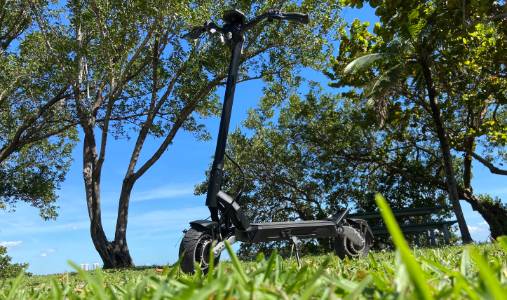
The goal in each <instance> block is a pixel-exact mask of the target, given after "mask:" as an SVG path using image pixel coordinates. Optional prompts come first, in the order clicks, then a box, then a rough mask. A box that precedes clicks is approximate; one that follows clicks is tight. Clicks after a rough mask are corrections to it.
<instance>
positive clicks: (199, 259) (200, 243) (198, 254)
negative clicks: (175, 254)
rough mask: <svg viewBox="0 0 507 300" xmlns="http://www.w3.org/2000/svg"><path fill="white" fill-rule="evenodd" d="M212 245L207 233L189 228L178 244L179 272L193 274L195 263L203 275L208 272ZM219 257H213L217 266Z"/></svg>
mask: <svg viewBox="0 0 507 300" xmlns="http://www.w3.org/2000/svg"><path fill="white" fill-rule="evenodd" d="M212 245H213V239H212V237H211V235H209V234H208V233H207V232H204V231H199V230H195V229H193V228H190V229H189V230H187V232H186V233H185V236H183V240H182V241H181V244H180V251H179V254H180V257H182V259H181V265H180V267H181V270H182V271H183V272H185V273H188V274H193V273H194V272H195V263H197V264H198V265H200V266H201V270H202V271H203V272H204V273H207V272H208V264H209V253H210V249H211V247H212ZM219 260H220V255H218V257H215V264H218V262H219Z"/></svg>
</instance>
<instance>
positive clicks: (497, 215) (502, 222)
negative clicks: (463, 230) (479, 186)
mask: <svg viewBox="0 0 507 300" xmlns="http://www.w3.org/2000/svg"><path fill="white" fill-rule="evenodd" d="M460 196H461V198H462V199H464V200H466V201H467V202H468V203H470V205H471V206H472V209H473V210H475V211H477V212H478V213H479V214H480V215H481V216H482V217H483V218H484V220H485V221H486V222H487V223H488V225H489V230H490V232H491V237H492V238H493V239H496V238H497V237H499V236H502V235H507V208H506V207H505V205H502V203H500V202H496V201H493V202H492V201H485V200H481V199H479V198H477V197H475V196H474V195H472V194H470V193H469V192H467V191H462V192H461V195H460Z"/></svg>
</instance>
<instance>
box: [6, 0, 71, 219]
mask: <svg viewBox="0 0 507 300" xmlns="http://www.w3.org/2000/svg"><path fill="white" fill-rule="evenodd" d="M33 3H34V4H37V5H41V7H45V5H46V3H45V2H44V1H34V2H33ZM0 14H1V16H2V17H1V19H0V46H1V47H0V208H2V209H13V208H14V206H15V203H16V202H17V201H24V202H27V203H28V204H30V205H32V206H34V207H37V208H39V209H40V214H41V216H42V217H44V218H52V217H55V216H56V210H55V209H56V207H55V200H56V198H57V196H56V193H55V191H56V189H57V188H58V186H59V183H60V182H62V180H63V179H64V175H65V173H66V171H67V169H68V166H69V163H70V154H71V149H72V146H73V144H74V142H73V141H74V140H75V131H74V130H73V129H72V124H73V122H72V120H71V116H70V113H69V109H68V105H67V102H66V101H65V99H66V92H67V86H68V80H67V78H66V77H65V74H64V73H63V72H62V69H61V67H60V66H59V65H58V63H57V59H56V58H55V57H54V56H53V55H52V53H50V52H49V51H47V48H46V47H45V41H44V37H43V35H42V33H41V32H40V31H37V30H35V28H34V23H33V19H32V14H31V13H30V5H29V1H2V3H1V6H0Z"/></svg>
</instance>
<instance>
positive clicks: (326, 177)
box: [197, 87, 447, 257]
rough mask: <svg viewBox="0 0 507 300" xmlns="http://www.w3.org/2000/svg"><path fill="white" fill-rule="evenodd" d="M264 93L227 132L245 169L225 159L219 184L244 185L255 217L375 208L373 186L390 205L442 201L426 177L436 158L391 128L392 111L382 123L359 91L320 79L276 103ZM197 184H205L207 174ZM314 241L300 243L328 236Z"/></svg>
mask: <svg viewBox="0 0 507 300" xmlns="http://www.w3.org/2000/svg"><path fill="white" fill-rule="evenodd" d="M268 99H270V97H269V98H265V100H266V101H264V102H262V103H261V105H260V107H259V108H257V109H256V110H252V111H251V112H250V114H249V117H248V119H247V120H246V121H245V122H244V127H245V128H244V129H242V130H239V129H238V130H236V131H235V132H234V133H233V134H231V135H230V137H229V149H228V151H229V153H230V155H231V157H232V158H233V159H234V160H235V161H236V163H237V164H239V165H240V166H241V168H242V170H243V171H242V172H241V171H239V169H238V168H237V166H235V164H234V163H232V162H231V161H228V162H227V164H226V171H227V173H226V177H225V178H226V180H225V184H224V187H223V189H224V190H226V191H228V192H229V193H230V194H232V195H234V194H237V193H238V191H242V192H241V197H240V198H239V199H238V201H239V202H240V205H241V206H242V207H246V208H247V209H246V211H247V213H249V214H250V216H249V217H250V219H251V220H252V222H276V221H287V220H298V219H300V220H316V219H323V218H326V217H327V216H329V215H330V214H334V213H336V212H337V211H338V210H340V209H343V208H345V207H348V208H349V209H351V210H352V211H359V212H361V211H363V212H364V211H368V212H372V211H375V210H376V206H375V203H374V201H373V197H372V196H373V193H374V192H375V191H380V192H382V193H383V194H385V195H387V196H388V197H389V199H390V204H391V206H392V207H395V208H406V207H428V206H431V205H434V204H439V205H441V206H445V193H444V192H442V190H441V189H440V187H438V186H435V185H428V184H427V178H426V176H427V175H426V174H430V173H432V172H435V170H436V167H437V166H438V162H439V161H438V160H436V163H435V158H434V157H433V156H430V155H427V154H426V153H419V152H418V151H417V150H414V148H413V147H407V146H406V145H403V144H402V143H401V142H400V139H401V138H400V139H398V138H396V137H395V136H394V134H393V133H392V132H393V131H394V130H396V129H397V128H398V127H399V126H400V124H399V122H397V121H396V118H395V116H394V115H393V116H389V117H388V118H387V120H386V122H385V124H384V126H382V127H381V126H379V124H378V123H377V122H376V118H375V113H374V111H373V110H372V109H370V108H368V107H366V106H365V105H364V102H361V99H360V98H351V97H349V98H342V97H339V96H336V95H330V94H324V93H322V91H320V89H319V88H317V87H315V88H313V89H312V90H311V91H310V92H309V94H307V95H305V96H304V97H301V96H299V95H297V94H294V95H291V97H290V98H289V100H287V101H284V102H283V103H282V104H281V105H280V106H276V107H273V106H272V105H271V103H270V102H269V101H268ZM275 111H276V112H277V113H276V114H274V112H275ZM387 137H388V138H387ZM398 170H406V172H409V173H413V174H419V175H420V177H419V176H418V177H407V176H402V175H401V174H400V172H399V171H398ZM197 192H198V193H205V192H206V182H205V183H203V184H201V185H200V186H198V187H197ZM445 216H447V214H446V213H444V214H443V215H442V216H438V217H439V218H443V217H445ZM372 225H374V224H372ZM319 244H320V245H321V246H320V247H315V245H312V243H308V244H306V249H305V250H306V251H309V252H314V253H315V252H319V251H321V250H324V249H325V247H326V243H325V242H324V243H319ZM259 247H261V248H259ZM259 249H261V250H269V249H271V245H246V244H245V245H243V244H242V245H241V250H240V254H241V255H242V256H244V257H250V256H251V255H252V254H254V255H255V253H256V251H257V250H259Z"/></svg>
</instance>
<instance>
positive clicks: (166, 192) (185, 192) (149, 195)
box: [132, 186, 194, 202]
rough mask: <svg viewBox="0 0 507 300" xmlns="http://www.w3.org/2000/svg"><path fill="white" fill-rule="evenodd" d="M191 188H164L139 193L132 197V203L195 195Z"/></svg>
mask: <svg viewBox="0 0 507 300" xmlns="http://www.w3.org/2000/svg"><path fill="white" fill-rule="evenodd" d="M193 193H194V188H193V187H191V186H162V187H158V188H155V189H152V190H149V191H143V192H138V193H135V192H134V194H133V195H132V201H136V202H137V201H147V200H155V199H168V198H176V197H183V196H190V195H193Z"/></svg>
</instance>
